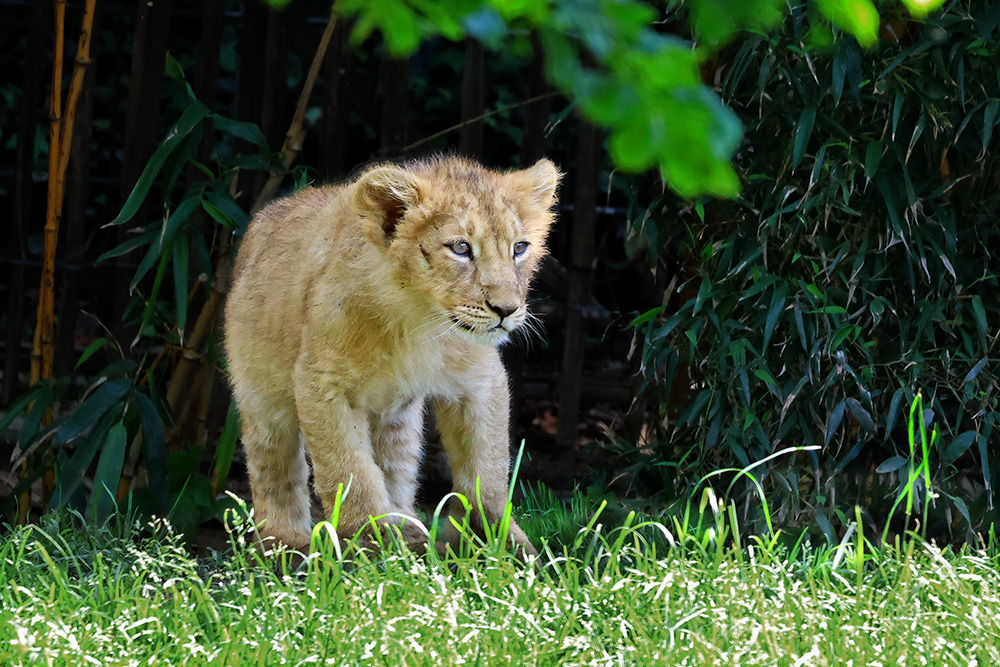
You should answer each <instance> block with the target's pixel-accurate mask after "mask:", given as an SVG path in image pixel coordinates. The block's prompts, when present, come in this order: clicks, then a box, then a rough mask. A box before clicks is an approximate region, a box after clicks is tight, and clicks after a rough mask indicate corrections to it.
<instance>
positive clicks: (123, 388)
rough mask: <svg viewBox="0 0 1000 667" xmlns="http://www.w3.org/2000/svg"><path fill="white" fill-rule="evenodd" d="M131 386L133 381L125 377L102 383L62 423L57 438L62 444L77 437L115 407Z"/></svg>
mask: <svg viewBox="0 0 1000 667" xmlns="http://www.w3.org/2000/svg"><path fill="white" fill-rule="evenodd" d="M131 387H132V383H131V382H129V381H128V380H123V379H117V380H108V381H107V382H104V383H102V384H101V386H99V387H98V388H97V390H96V391H95V392H94V393H92V394H91V395H90V396H88V397H87V398H86V399H84V401H83V402H82V403H80V405H79V406H77V408H76V410H74V411H73V414H71V415H70V416H69V417H68V418H67V419H66V421H64V422H63V423H62V426H60V428H59V431H58V432H57V433H56V440H57V441H58V442H59V443H61V444H65V443H68V442H71V441H72V440H74V439H75V438H77V437H78V436H79V435H80V434H81V433H83V432H84V431H85V430H86V429H87V428H88V427H89V426H91V425H93V424H95V423H96V422H97V421H98V420H99V419H100V418H101V417H103V416H104V415H105V414H106V413H107V412H108V411H109V410H111V409H112V408H113V407H115V405H117V404H118V402H119V401H120V400H121V398H122V397H123V396H124V395H125V393H126V392H127V391H128V390H129V389H130V388H131Z"/></svg>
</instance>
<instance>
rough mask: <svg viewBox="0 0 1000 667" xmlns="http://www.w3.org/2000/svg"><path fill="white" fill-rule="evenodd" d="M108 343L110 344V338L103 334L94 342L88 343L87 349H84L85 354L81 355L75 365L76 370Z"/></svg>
mask: <svg viewBox="0 0 1000 667" xmlns="http://www.w3.org/2000/svg"><path fill="white" fill-rule="evenodd" d="M107 344H108V339H107V338H104V337H103V336H102V337H101V338H98V339H97V340H95V341H94V342H93V343H91V344H90V345H88V346H87V349H86V350H84V351H83V354H81V355H80V359H79V360H78V361H77V362H76V366H73V370H76V369H78V368H79V367H80V366H82V365H83V364H84V363H85V362H86V361H87V359H90V358H91V357H92V356H93V355H94V353H95V352H97V351H98V350H100V349H101V348H102V347H104V346H105V345H107Z"/></svg>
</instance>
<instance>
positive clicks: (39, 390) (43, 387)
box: [0, 382, 52, 433]
mask: <svg viewBox="0 0 1000 667" xmlns="http://www.w3.org/2000/svg"><path fill="white" fill-rule="evenodd" d="M45 392H48V393H49V394H51V393H52V385H50V384H49V383H47V382H44V383H43V382H38V383H36V384H35V385H33V386H32V387H31V388H30V389H28V391H26V392H24V394H22V395H21V397H20V398H18V399H17V400H16V401H14V404H13V405H11V406H10V407H9V408H7V414H5V415H4V416H3V418H2V419H0V433H3V432H4V431H5V430H7V427H9V426H10V425H11V424H12V423H13V422H14V420H15V419H17V417H18V415H20V414H21V413H22V412H24V411H25V410H27V409H28V406H30V405H31V404H32V403H33V402H34V401H35V400H36V399H37V398H38V397H39V396H41V395H42V394H43V393H45ZM50 402H51V400H50Z"/></svg>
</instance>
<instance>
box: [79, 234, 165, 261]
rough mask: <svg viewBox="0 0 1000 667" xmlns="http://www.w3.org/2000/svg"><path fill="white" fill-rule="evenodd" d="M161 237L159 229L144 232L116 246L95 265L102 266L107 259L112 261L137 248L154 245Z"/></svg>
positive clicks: (99, 258)
mask: <svg viewBox="0 0 1000 667" xmlns="http://www.w3.org/2000/svg"><path fill="white" fill-rule="evenodd" d="M159 235H160V230H159V229H151V230H149V231H146V232H143V233H142V234H139V235H137V236H133V237H132V238H130V239H128V240H127V241H125V242H123V243H121V244H119V245H117V246H115V247H114V248H112V249H111V250H109V251H107V252H106V253H104V254H102V255H101V256H100V257H98V258H97V261H96V262H94V263H95V264H100V263H101V262H103V261H104V260H106V259H111V258H113V257H120V256H121V255H124V254H126V253H128V252H131V251H133V250H135V249H136V248H140V247H142V246H144V245H147V244H149V243H152V242H153V241H155V240H156V238H157V237H158V236H159Z"/></svg>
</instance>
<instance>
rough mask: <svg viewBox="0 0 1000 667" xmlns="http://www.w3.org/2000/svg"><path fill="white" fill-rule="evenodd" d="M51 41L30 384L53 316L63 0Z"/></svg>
mask: <svg viewBox="0 0 1000 667" xmlns="http://www.w3.org/2000/svg"><path fill="white" fill-rule="evenodd" d="M53 8H54V9H55V44H54V45H53V57H52V92H51V94H50V96H49V182H48V189H47V192H46V208H45V228H44V231H43V238H44V243H45V250H44V256H43V259H42V278H41V284H40V287H39V292H38V311H37V314H36V324H35V339H34V345H33V346H32V350H31V384H35V383H36V382H38V381H39V380H41V379H43V378H49V377H51V376H52V336H53V329H54V327H53V320H54V319H55V294H54V293H55V268H56V243H57V241H58V240H59V218H60V217H61V215H62V206H61V204H62V196H61V195H62V193H61V192H60V189H59V186H60V181H61V179H60V177H59V168H60V162H61V155H60V153H61V146H62V142H61V137H60V135H61V132H62V75H63V67H62V64H63V46H64V33H65V27H66V26H65V24H66V2H65V0H54V1H53Z"/></svg>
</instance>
